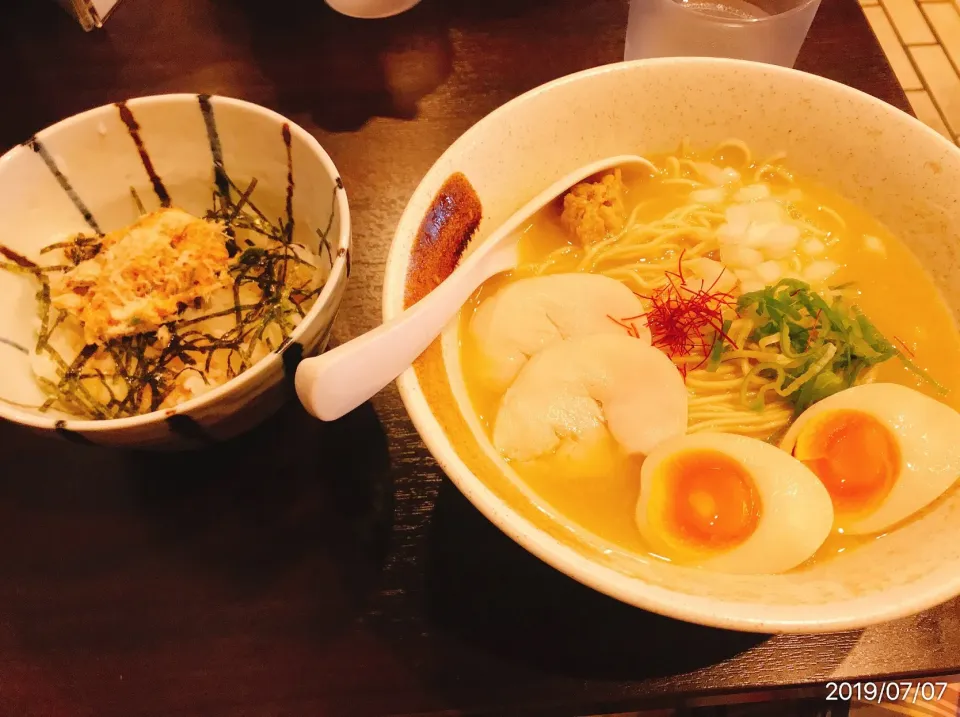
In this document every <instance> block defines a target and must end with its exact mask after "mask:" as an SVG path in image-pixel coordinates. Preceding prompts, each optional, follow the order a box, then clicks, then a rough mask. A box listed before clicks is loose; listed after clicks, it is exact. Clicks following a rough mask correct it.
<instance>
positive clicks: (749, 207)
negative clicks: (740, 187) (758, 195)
mask: <svg viewBox="0 0 960 717" xmlns="http://www.w3.org/2000/svg"><path fill="white" fill-rule="evenodd" d="M744 207H745V209H746V211H747V212H748V214H749V216H750V219H751V220H752V221H755V222H767V223H777V224H783V222H784V219H785V215H786V212H784V210H783V207H782V206H780V202H778V201H776V200H764V201H762V202H753V203H752V204H746V205H744Z"/></svg>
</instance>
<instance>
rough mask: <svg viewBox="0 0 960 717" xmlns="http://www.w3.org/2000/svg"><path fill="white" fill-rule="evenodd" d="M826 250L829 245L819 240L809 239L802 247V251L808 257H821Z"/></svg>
mask: <svg viewBox="0 0 960 717" xmlns="http://www.w3.org/2000/svg"><path fill="white" fill-rule="evenodd" d="M826 250H827V245H826V244H824V243H823V242H822V241H820V240H819V239H817V238H810V239H807V240H805V241H804V242H803V243H802V244H801V245H800V251H802V252H803V253H804V254H806V255H807V256H820V255H821V254H823V252H825V251H826Z"/></svg>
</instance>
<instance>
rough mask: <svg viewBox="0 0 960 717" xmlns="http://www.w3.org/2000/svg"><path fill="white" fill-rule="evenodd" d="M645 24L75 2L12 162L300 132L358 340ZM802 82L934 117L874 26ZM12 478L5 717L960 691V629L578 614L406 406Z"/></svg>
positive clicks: (33, 16)
mask: <svg viewBox="0 0 960 717" xmlns="http://www.w3.org/2000/svg"><path fill="white" fill-rule="evenodd" d="M626 12H627V3H626V2H625V0H590V1H589V2H587V1H585V0H483V2H480V1H476V0H424V2H423V3H422V4H421V5H420V6H418V7H417V8H416V9H415V10H413V11H411V12H410V13H408V14H406V15H403V16H401V17H398V18H394V19H391V20H382V21H357V20H350V19H347V18H343V17H340V16H338V15H336V14H334V13H333V12H331V11H330V10H328V9H327V8H326V6H325V5H324V4H323V3H322V2H321V0H309V1H305V2H295V1H294V0H273V1H271V0H162V1H161V0H123V3H122V4H121V5H120V7H119V9H118V10H117V11H116V13H115V14H114V15H113V16H112V17H111V18H110V19H109V20H108V21H107V23H106V26H105V28H104V29H103V30H100V31H97V32H94V33H90V34H84V33H83V32H82V31H81V29H80V27H79V25H77V23H76V22H74V21H73V20H71V19H70V18H69V17H68V16H67V15H66V14H65V13H63V12H62V11H61V10H60V8H58V7H57V6H56V4H55V3H54V2H52V0H13V2H12V3H11V2H6V3H3V8H2V9H0V59H2V68H3V88H2V90H0V96H2V98H3V99H2V102H0V108H2V110H0V149H2V148H4V147H8V146H12V145H14V144H15V143H17V142H20V141H23V140H24V139H26V138H27V137H28V136H30V135H31V134H33V133H34V132H36V131H37V130H39V129H41V128H43V127H44V126H46V125H48V124H51V123H53V122H56V121H57V120H59V119H61V118H64V117H66V116H68V115H71V114H73V113H76V112H78V111H80V110H84V109H87V108H90V107H94V106H97V105H100V104H104V103H108V102H114V101H117V100H122V99H126V98H129V97H133V96H138V95H146V94H154V93H162V92H173V91H188V92H206V93H215V94H223V95H232V96H236V97H241V98H244V99H247V100H252V101H254V102H258V103H260V104H263V105H266V106H268V107H271V108H273V109H275V110H278V111H279V112H281V113H283V114H285V115H287V116H288V117H290V118H292V119H293V120H294V121H296V122H298V123H299V124H301V125H302V126H304V127H305V128H307V129H308V130H309V131H311V132H313V133H314V134H315V135H316V136H317V137H318V138H319V140H320V142H321V143H322V144H323V145H324V147H325V148H326V149H327V150H328V151H329V152H330V154H331V155H332V157H333V159H334V161H335V162H336V163H337V165H338V167H339V169H340V171H341V174H342V176H343V180H344V182H345V184H346V187H347V191H348V194H349V197H350V204H351V209H352V212H353V226H354V243H355V253H354V263H353V267H354V271H353V277H352V278H351V280H350V281H351V283H350V285H349V287H348V291H347V296H346V299H345V301H344V304H343V309H342V311H341V314H340V318H339V319H338V322H337V325H336V329H335V334H334V335H335V338H336V340H339V341H343V340H346V339H348V338H350V337H352V336H355V335H357V334H359V333H360V332H362V331H365V330H368V329H370V328H372V327H374V326H375V325H376V324H378V323H379V320H380V287H381V280H382V274H383V269H384V262H385V260H386V256H387V249H388V245H389V242H390V239H391V237H392V234H393V227H394V225H395V222H396V221H397V219H398V218H399V217H400V214H401V212H402V210H403V208H404V205H405V203H406V200H407V197H408V196H409V195H410V193H411V192H412V191H413V189H414V187H415V186H416V185H417V183H418V181H419V179H420V177H421V176H422V175H423V174H424V172H425V171H426V170H427V168H428V167H429V166H430V165H431V163H432V162H433V161H434V160H435V159H436V158H437V157H438V156H439V155H440V153H441V152H442V151H443V150H444V149H445V148H446V147H447V146H448V145H449V144H450V143H451V142H452V141H453V140H454V139H455V138H456V137H457V136H459V135H460V134H461V133H462V132H463V131H464V130H466V129H467V128H468V127H469V126H470V125H472V124H473V123H474V122H476V121H477V120H478V119H480V118H481V117H482V116H483V115H485V114H487V113H488V112H489V111H491V110H493V109H494V108H495V107H497V106H498V105H501V104H502V103H504V102H505V101H507V100H509V99H510V98H512V97H514V96H516V95H518V94H520V93H522V92H524V91H525V90H528V89H530V88H532V87H534V86H536V85H539V84H541V83H543V82H545V81H547V80H550V79H553V78H555V77H558V76H560V75H564V74H567V73H570V72H574V71H576V70H580V69H583V68H586V67H590V66H594V65H599V64H603V63H607V62H613V61H617V60H618V59H620V57H621V54H622V49H623V37H624V30H625V27H626ZM799 66H800V67H801V68H803V69H806V70H809V71H812V72H816V73H818V74H821V75H825V76H827V77H830V78H833V79H836V80H839V81H841V82H845V83H847V84H849V85H852V86H854V87H857V88H860V89H862V90H865V91H866V92H869V93H871V94H873V95H876V96H877V97H880V98H882V99H884V100H887V101H888V102H891V103H893V104H895V105H897V106H899V107H901V108H906V107H907V104H906V100H905V97H904V95H903V93H902V92H901V90H900V88H899V86H898V85H897V82H896V80H895V78H894V76H893V73H892V72H891V70H890V68H889V66H888V65H887V63H886V60H885V59H884V57H883V55H882V54H881V51H880V48H879V46H878V45H877V44H876V42H875V41H874V38H873V36H872V34H871V33H870V30H869V28H868V26H867V24H866V22H865V21H864V18H863V16H862V14H861V12H860V9H859V6H858V4H857V2H856V0H824V3H823V6H822V7H821V9H820V13H819V16H818V18H817V20H816V23H815V25H814V27H813V29H812V31H811V34H810V37H809V40H808V41H807V43H806V45H805V47H804V50H803V53H802V56H801V60H800V62H799ZM0 190H2V188H0ZM2 222H3V220H2V217H0V232H2V231H3V223H2ZM0 452H2V455H3V457H4V460H3V463H2V464H0V465H2V467H0V714H2V715H44V716H46V717H49V716H56V715H69V716H70V717H83V716H86V715H90V716H91V717H93V716H95V717H113V716H116V717H135V716H136V715H158V716H159V715H162V716H163V717H174V716H177V715H240V714H244V715H248V714H249V715H318V714H330V715H379V714H400V713H402V714H406V713H419V712H434V711H449V713H450V714H454V713H456V714H459V713H462V712H469V713H470V714H473V713H475V712H478V713H491V714H525V715H532V714H539V713H550V714H566V713H570V714H585V713H596V712H601V711H604V710H606V711H613V710H624V709H628V708H629V709H634V708H639V707H644V706H651V705H656V704H678V703H680V702H681V701H682V700H689V699H691V698H694V697H702V696H704V695H708V696H709V695H719V694H725V693H730V692H738V693H742V692H743V691H748V690H753V691H757V690H767V689H771V688H777V687H787V686H796V685H805V684H814V683H819V682H823V681H826V680H828V679H833V678H854V677H861V678H862V677H874V676H878V675H891V674H897V675H901V674H914V673H927V674H932V673H944V672H960V609H958V608H960V603H957V602H954V603H951V604H948V605H946V606H943V607H940V608H938V609H936V610H933V611H931V612H929V613H926V614H924V615H920V616H918V617H915V618H911V619H907V620H901V621H899V622H895V623H892V624H887V625H882V626H879V627H876V628H872V629H869V630H866V631H864V632H852V633H844V634H836V635H823V636H811V637H798V636H778V637H770V636H763V635H747V634H738V633H732V632H724V631H719V630H714V629H707V628H702V627H698V626H693V625H688V624H684V623H680V622H675V621H672V620H668V619H665V618H661V617H658V616H655V615H652V614H648V613H644V612H642V611H640V610H636V609H634V608H630V607H627V606H625V605H622V604H620V603H618V602H615V601H614V600H612V599H609V598H606V597H604V596H602V595H600V594H597V593H594V592H592V591H591V590H589V589H587V588H584V587H582V586H580V585H579V584H577V583H575V582H574V581H572V580H570V579H568V578H566V577H564V576H563V575H561V574H560V573H558V572H556V571H554V570H553V569H552V568H549V567H547V566H546V565H544V564H542V563H540V562H539V561H538V560H536V559H535V558H533V557H531V556H530V555H528V554H527V553H525V552H524V551H523V550H522V549H521V548H520V547H518V546H517V545H515V544H514V543H512V542H511V541H510V540H509V539H508V538H506V537H505V536H503V535H502V534H501V533H500V532H498V531H497V529H496V528H494V527H493V526H492V525H490V524H489V523H487V522H486V520H485V519H484V518H483V517H482V516H481V515H480V514H479V513H478V512H477V511H476V510H474V509H473V507H472V506H471V505H470V504H469V503H468V502H467V501H466V499H464V498H463V497H462V496H461V495H460V494H459V493H458V491H457V490H456V488H454V487H453V485H452V484H451V483H450V482H449V481H448V480H447V479H446V478H445V477H444V476H443V474H442V472H441V471H440V470H439V469H438V468H437V465H436V464H435V463H434V461H433V460H432V459H431V457H430V455H429V453H428V452H427V450H426V448H425V447H424V446H423V444H422V443H421V441H420V439H419V438H418V436H417V434H416V432H415V431H414V429H413V426H412V425H411V423H410V420H409V419H408V417H407V415H406V412H405V411H404V409H403V406H402V404H401V403H400V400H399V397H398V394H397V392H396V390H395V389H394V388H393V387H391V388H389V389H388V390H386V391H384V392H383V393H382V394H381V395H379V396H378V397H377V398H376V399H375V400H374V401H373V402H372V403H371V404H368V405H366V406H364V407H363V408H361V409H360V410H358V411H356V412H354V413H353V414H351V415H349V416H347V417H346V418H344V419H342V420H340V421H338V422H336V423H333V424H327V425H324V424H321V423H319V422H316V421H313V420H311V419H310V418H309V417H308V416H307V415H306V414H305V413H304V412H303V411H302V410H301V409H300V407H299V406H298V405H297V404H296V403H295V402H293V403H291V404H290V405H289V406H288V407H287V408H286V409H284V410H283V411H282V412H281V413H280V414H279V415H277V416H276V417H275V418H273V419H272V420H270V421H269V422H268V423H267V424H266V425H264V426H263V427H262V428H260V429H258V430H257V431H255V432H254V433H252V434H249V435H247V436H245V437H243V438H241V439H239V440H236V441H234V442H232V443H230V444H227V445H223V446H220V447H216V448H212V449H208V450H205V451H203V452H195V453H187V454H180V455H142V454H136V453H121V452H113V451H109V450H105V449H100V448H96V447H86V446H78V445H72V444H69V443H65V442H63V443H61V442H57V441H55V440H52V439H47V438H43V437H39V436H36V435H34V434H32V433H29V432H27V431H25V430H23V429H21V428H19V427H16V426H13V425H9V424H2V425H0Z"/></svg>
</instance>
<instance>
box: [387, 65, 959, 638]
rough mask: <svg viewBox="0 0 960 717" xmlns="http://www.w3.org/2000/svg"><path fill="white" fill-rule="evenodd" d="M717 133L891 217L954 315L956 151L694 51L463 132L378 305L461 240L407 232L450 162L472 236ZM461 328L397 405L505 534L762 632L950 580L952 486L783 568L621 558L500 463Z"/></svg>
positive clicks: (943, 591)
mask: <svg viewBox="0 0 960 717" xmlns="http://www.w3.org/2000/svg"><path fill="white" fill-rule="evenodd" d="M729 137H737V138H740V139H743V140H744V141H746V142H747V143H749V145H750V146H751V147H752V148H753V149H754V151H755V152H756V153H757V154H758V155H767V156H770V155H774V154H776V153H778V152H786V153H787V156H788V158H789V166H790V168H791V170H794V171H796V172H797V173H798V174H802V175H804V176H805V177H807V178H809V179H810V180H812V181H813V182H816V183H817V184H819V185H822V186H823V187H825V188H827V189H828V190H830V191H832V192H834V193H836V194H837V195H839V196H841V197H843V198H845V199H847V200H849V201H850V202H852V203H854V204H856V205H858V206H859V207H861V208H862V209H863V210H865V211H866V212H868V213H869V214H871V215H872V216H873V217H875V218H876V219H878V220H879V221H880V222H882V223H883V224H885V225H886V227H888V228H889V229H890V230H891V231H892V233H893V234H894V235H896V236H897V237H899V238H900V239H901V240H902V241H903V242H904V243H905V244H906V245H907V247H908V248H909V249H910V250H911V251H912V253H913V254H914V255H915V256H916V258H917V259H918V260H919V262H920V263H921V264H922V266H923V267H924V268H925V270H926V272H927V274H928V275H929V277H930V278H931V279H932V281H933V283H934V284H935V285H936V287H937V288H938V290H939V292H940V293H941V295H942V297H943V299H944V301H945V302H946V304H947V306H948V307H950V308H951V309H952V310H953V318H954V319H955V318H956V313H957V309H960V279H958V274H957V268H958V266H957V265H958V250H957V245H956V239H955V238H956V236H958V235H960V195H958V194H957V193H956V191H955V188H956V187H957V186H960V150H958V149H957V147H955V146H953V145H952V144H950V143H949V142H948V141H946V140H944V139H943V138H942V137H940V136H939V135H938V134H936V133H935V132H933V131H932V130H930V129H928V128H927V127H925V126H924V125H922V124H921V123H920V122H918V121H916V120H915V119H914V118H912V117H910V116H908V115H906V114H904V113H903V112H901V111H899V110H897V109H895V108H893V107H891V106H889V105H887V104H885V103H883V102H881V101H879V100H877V99H875V98H872V97H870V96H868V95H865V94H863V93H861V92H858V91H856V90H853V89H851V88H849V87H846V86H843V85H840V84H837V83H835V82H831V81H828V80H825V79H822V78H820V77H816V76H813V75H809V74H805V73H802V72H798V71H794V70H789V69H783V68H777V67H772V66H768V65H762V64H753V63H749V62H742V61H734V60H715V59H710V60H706V59H696V58H675V59H662V60H652V61H641V62H634V63H623V64H617V65H611V66H606V67H600V68H596V69H593V70H589V71H586V72H582V73H579V74H576V75H572V76H570V77H565V78H562V79H559V80H556V81H554V82H551V83H549V84H547V85H544V86H542V87H539V88H537V89H535V90H532V91H530V92H528V93H527V94H525V95H522V96H521V97H518V98H517V99H515V100H513V101H511V102H509V103H508V104H506V105H504V106H503V107H501V108H499V109H497V110H496V111H494V112H493V113H491V114H490V115H489V116H487V117H486V118H485V119H483V120H482V121H480V122H479V123H477V124H476V125H475V126H474V127H472V128H471V129H470V130H469V131H467V132H466V133H465V134H464V135H463V136H462V137H461V138H460V139H458V140H457V141H456V142H455V143H454V144H453V145H452V146H451V147H450V148H449V149H448V150H447V151H446V152H445V153H444V154H443V155H442V156H441V157H440V159H439V160H438V161H437V162H436V164H435V165H434V166H433V167H432V168H431V169H430V171H429V172H428V173H427V175H426V176H425V177H424V179H423V181H422V182H421V183H420V185H419V187H418V188H417V190H416V191H415V193H414V194H413V196H412V198H411V200H410V202H409V204H408V206H407V208H406V211H405V213H404V214H403V217H402V219H401V221H400V223H399V226H398V228H397V233H396V236H395V238H394V242H393V246H392V249H391V253H390V257H389V261H388V266H387V271H386V278H385V286H384V318H385V319H390V318H392V317H394V316H396V315H397V314H398V313H399V312H400V311H401V310H402V309H403V308H404V306H405V305H407V304H408V303H410V300H411V299H415V298H416V296H417V295H418V292H422V290H423V286H422V284H423V282H424V281H425V280H427V281H435V280H436V279H437V278H438V277H439V278H442V277H443V276H444V275H445V274H447V273H449V271H450V270H451V268H452V267H453V266H455V263H456V260H457V257H456V255H455V254H456V252H457V251H459V249H460V247H459V244H458V242H456V241H450V242H448V244H449V246H447V245H446V244H444V243H443V242H417V241H416V239H417V237H418V234H420V233H421V232H426V234H425V235H424V236H429V237H434V238H435V237H438V236H442V235H443V231H442V225H443V222H444V216H445V215H444V212H437V211H433V212H431V213H430V214H429V216H427V218H426V220H425V214H427V212H428V210H429V209H430V208H431V206H432V203H433V201H434V197H435V196H436V195H437V193H438V191H439V190H440V188H441V187H442V186H443V185H444V183H445V181H446V180H447V178H448V177H450V176H451V175H453V174H454V173H458V172H459V173H462V174H463V175H464V176H465V177H466V178H467V180H469V182H470V183H471V184H472V186H473V187H474V189H475V190H476V194H477V196H478V197H479V199H480V202H481V204H482V218H481V219H480V221H479V226H478V227H477V229H476V231H475V233H474V235H473V239H472V241H473V242H474V243H479V242H483V241H484V239H485V237H487V236H488V235H489V234H490V233H491V232H492V231H493V230H495V229H496V228H497V227H498V226H499V225H500V224H501V223H503V222H504V220H505V219H506V218H507V217H509V216H510V215H511V214H512V213H513V212H514V211H515V210H517V209H518V208H519V207H520V206H522V205H523V204H524V203H525V202H526V201H528V200H529V199H530V198H532V197H533V196H534V195H536V194H537V192H539V191H540V190H541V189H542V188H544V187H546V186H548V185H549V184H550V183H551V182H553V181H554V180H555V179H556V178H557V177H559V176H562V175H564V174H566V173H568V172H570V171H571V170H573V169H574V168H576V167H578V166H582V165H584V164H587V163H589V162H591V161H593V160H596V159H598V158H602V157H607V156H614V155H622V154H637V153H639V154H647V153H658V152H670V151H672V150H674V149H675V148H676V147H677V146H678V145H679V144H680V142H681V141H682V140H683V139H684V138H687V139H689V142H690V144H691V145H692V146H699V147H707V146H713V145H716V144H717V143H719V142H721V141H722V140H724V139H726V138H729ZM448 199H450V198H449V197H448ZM454 199H455V198H454ZM446 206H447V207H448V208H449V206H450V204H449V203H448V204H447V205H446ZM438 227H439V228H438ZM451 231H452V232H453V233H456V232H455V230H453V229H451ZM426 288H429V286H428V287H426ZM458 332H459V324H458V322H453V323H452V324H451V325H450V326H449V327H448V328H447V329H446V331H445V332H444V334H443V336H442V337H441V339H440V340H438V341H437V342H435V343H434V344H433V345H432V346H431V347H430V349H429V350H428V351H427V352H426V353H425V354H424V355H423V356H422V357H421V358H420V359H419V360H418V362H417V364H416V365H415V367H414V368H413V369H411V370H409V371H407V372H406V373H404V374H403V375H402V376H401V377H400V378H399V381H398V383H399V388H400V392H401V395H402V397H403V401H404V403H405V405H406V407H407V410H408V411H409V413H410V415H411V417H412V420H413V422H414V424H415V425H416V427H417V429H418V431H419V433H420V435H421V437H422V438H423V440H424V442H425V443H426V445H427V446H428V448H429V449H430V451H431V452H432V453H433V455H434V456H435V457H436V459H437V461H438V463H439V464H440V466H441V467H442V468H443V470H444V471H445V472H446V474H447V475H448V476H449V477H450V479H451V480H452V481H453V482H454V483H455V484H456V486H457V487H458V488H459V489H460V490H461V491H462V492H463V493H464V495H466V497H467V498H468V499H469V500H470V501H471V502H472V503H473V504H474V505H475V506H476V507H477V508H478V509H479V510H480V511H481V512H482V513H483V514H484V515H485V516H486V517H487V518H488V519H489V520H490V521H492V522H493V523H494V524H495V525H497V526H498V527H499V528H500V529H501V530H502V531H503V532H504V533H506V534H507V535H509V536H510V537H511V538H512V539H513V540H515V541H516V542H517V543H519V544H520V545H521V546H523V547H524V548H525V549H526V550H528V551H530V552H531V553H533V554H534V555H536V556H537V557H539V558H540V559H542V560H544V561H545V562H547V563H549V564H550V565H552V566H553V567H555V568H556V569H558V570H560V571H561V572H563V573H565V574H566V575H568V576H570V577H571V578H573V579H575V580H577V581H579V582H581V583H583V584H585V585H587V586H590V587H592V588H594V589H596V590H598V591H600V592H602V593H605V594H607V595H609V596H612V597H614V598H616V599H618V600H621V601H623V602H626V603H629V604H631V605H634V606H636V607H638V608H642V609H645V610H650V611H653V612H657V613H660V614H662V615H666V616H669V617H672V618H676V619H680V620H686V621H690V622H695V623H700V624H703V625H709V626H715V627H719V628H727V629H733V630H742V631H755V632H764V633H781V632H787V633H813V632H832V631H839V630H849V629H855V628H862V627H865V626H867V625H871V624H874V623H878V622H882V621H887V620H891V619H894V618H898V617H902V616H906V615H910V614H913V613H917V612H920V611H922V610H925V609H927V608H930V607H932V606H934V605H937V604H939V603H941V602H944V601H947V600H949V599H951V598H952V597H954V596H956V595H957V594H958V593H960V542H958V541H957V540H956V534H957V533H956V531H957V528H956V526H957V525H958V524H960V494H958V493H957V492H956V491H955V490H954V491H952V492H948V493H946V494H945V496H944V497H943V498H942V499H941V500H940V501H938V502H937V504H936V505H935V506H934V508H932V509H931V510H929V511H926V512H925V513H924V514H922V515H921V516H920V517H919V518H917V519H916V520H913V521H912V522H909V523H907V524H905V525H903V526H902V527H899V528H897V529H896V530H893V531H891V532H890V533H889V535H886V536H885V537H883V538H882V539H879V540H873V541H869V542H868V543H865V544H863V545H860V546H858V547H857V548H856V549H852V550H849V551H847V552H844V553H842V554H836V555H833V556H831V557H830V558H828V559H825V560H821V561H817V562H816V563H815V564H812V565H809V566H802V567H801V568H799V569H794V570H789V571H787V572H784V573H780V574H767V575H760V574H755V575H742V574H741V575H735V574H728V573H720V572H713V571H708V570H704V569H698V568H692V567H685V566H683V565H678V564H672V563H668V562H664V561H662V560H657V559H654V558H652V557H650V556H647V555H641V554H627V553H625V552H624V551H623V550H622V549H619V547H618V546H616V545H613V544H610V543H609V542H608V541H605V540H604V539H601V538H600V537H598V536H597V535H596V534H595V533H594V532H591V531H590V530H588V529H587V528H586V527H584V525H582V524H580V523H578V522H576V521H574V520H573V519H571V518H570V517H569V516H568V515H566V514H564V513H563V512H562V511H560V510H558V509H557V508H555V507H554V506H553V505H551V504H550V503H549V502H548V501H546V500H544V499H543V498H542V497H541V496H540V495H538V494H537V493H535V492H534V491H532V490H531V489H530V488H529V487H528V485H527V484H526V483H524V481H522V480H520V479H519V478H518V476H517V474H516V473H514V472H513V471H512V470H511V469H510V468H509V467H508V465H507V463H506V462H505V461H503V460H502V459H501V458H500V455H499V454H498V452H497V451H496V450H495V449H494V447H493V445H492V444H491V440H490V439H489V438H488V437H487V435H486V434H485V432H484V430H483V429H482V427H481V425H480V421H479V420H478V418H477V415H476V412H475V411H474V410H473V409H472V407H471V404H470V401H469V398H468V397H467V394H466V391H465V388H464V377H463V371H462V370H461V366H460V362H459V352H458V345H459V333H458ZM627 509H628V510H632V507H628V508H627Z"/></svg>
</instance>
